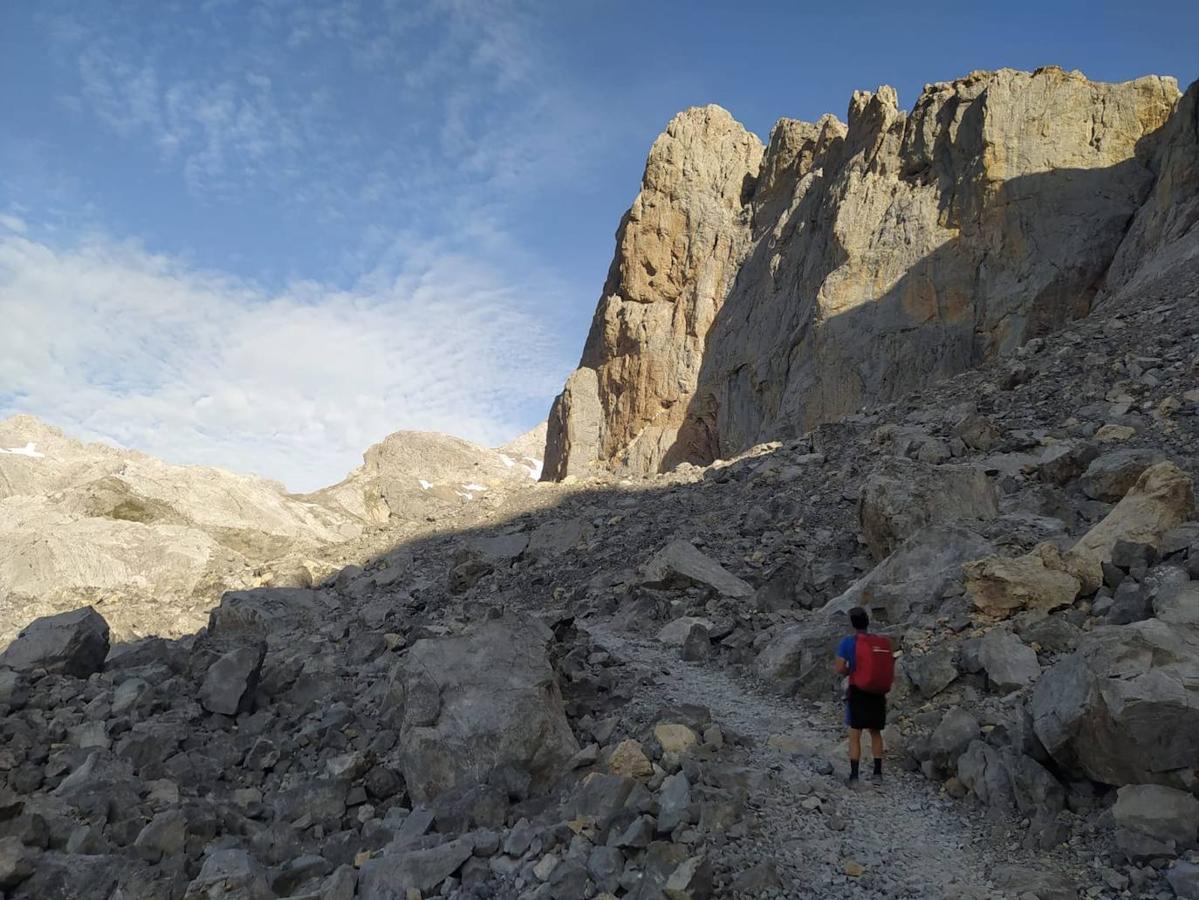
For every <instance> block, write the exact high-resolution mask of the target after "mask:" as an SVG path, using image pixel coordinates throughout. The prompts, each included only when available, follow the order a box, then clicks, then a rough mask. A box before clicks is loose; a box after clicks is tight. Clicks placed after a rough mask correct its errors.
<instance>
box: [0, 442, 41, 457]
mask: <svg viewBox="0 0 1199 900" xmlns="http://www.w3.org/2000/svg"><path fill="white" fill-rule="evenodd" d="M0 453H11V454H13V455H14V456H28V457H29V458H30V459H44V458H45V456H46V454H45V453H38V452H37V444H35V443H34V442H33V441H30V442H29V443H28V444H26V445H25V446H24V447H11V448H9V449H8V450H5V449H4V448H3V447H0Z"/></svg>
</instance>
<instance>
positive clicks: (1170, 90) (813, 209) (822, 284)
mask: <svg viewBox="0 0 1199 900" xmlns="http://www.w3.org/2000/svg"><path fill="white" fill-rule="evenodd" d="M1193 94H1194V92H1193V91H1192V92H1191V94H1189V95H1188V96H1187V98H1186V99H1185V100H1184V101H1183V102H1182V103H1179V99H1180V94H1179V91H1178V88H1177V85H1176V83H1175V82H1174V81H1173V80H1172V79H1169V78H1159V77H1155V76H1148V77H1145V78H1141V79H1137V80H1136V81H1130V82H1125V83H1122V84H1104V83H1098V82H1092V81H1088V80H1087V79H1086V78H1085V77H1083V76H1082V75H1081V74H1080V73H1078V72H1065V71H1063V70H1061V69H1058V68H1054V67H1049V68H1045V69H1038V70H1037V71H1036V72H1033V73H1028V72H1017V71H1013V70H1010V69H1003V70H999V71H996V72H975V73H972V74H970V75H969V76H967V77H965V78H961V79H958V80H956V81H953V82H942V83H938V84H932V85H928V86H926V87H925V89H924V91H923V92H922V93H921V95H920V96H919V98H917V100H916V103H915V105H914V107H913V108H912V110H911V112H904V111H902V110H901V109H900V108H899V103H898V98H897V96H896V94H895V91H894V90H893V89H892V88H889V87H882V88H879V89H878V91H876V92H873V93H871V92H866V91H859V92H857V93H855V94H854V96H853V98H852V100H851V102H850V106H849V117H848V124H847V125H842V124H841V123H840V122H837V121H836V120H835V119H833V118H832V117H825V118H824V119H821V120H820V121H819V122H817V123H803V122H795V121H792V120H786V119H784V120H781V121H780V122H779V123H778V124H777V125H776V126H775V128H774V131H773V132H772V134H771V139H770V142H769V146H768V147H767V148H766V150H765V153H763V152H762V148H761V146H760V145H759V144H758V143H757V140H756V138H753V137H752V135H748V134H746V133H745V132H744V130H743V129H741V128H740V126H737V125H736V123H735V122H733V121H732V119H731V117H729V116H728V114H727V113H725V112H724V111H723V110H719V109H717V108H714V107H705V108H703V109H693V110H689V111H687V112H685V113H682V114H680V115H679V116H678V117H676V119H675V120H674V121H673V122H672V123H671V125H670V126H669V127H668V129H667V131H666V132H665V133H664V134H663V135H662V136H661V137H660V138H659V139H658V141H657V142H656V143H655V145H654V148H653V150H651V153H650V158H649V162H648V163H647V167H646V178H645V181H644V182H643V185H642V192H641V194H640V195H639V196H638V198H637V200H636V201H635V202H634V205H633V207H632V209H631V210H630V212H629V214H628V215H627V216H626V218H625V221H624V223H623V224H622V227H621V231H620V234H619V235H618V241H617V243H618V247H617V253H616V258H615V260H614V262H613V266H612V272H611V274H610V276H609V281H608V284H607V285H606V286H605V289H604V292H603V296H602V298H601V300H600V304H599V307H598V309H597V312H596V317H595V320H594V323H593V325H592V329H591V333H590V335H589V336H588V340H587V345H586V349H585V351H584V353H583V357H582V360H581V362H580V370H579V371H580V372H586V371H588V370H590V371H591V372H594V373H596V377H595V378H592V377H591V376H590V375H588V376H585V377H583V376H579V375H578V374H577V373H576V376H572V378H571V381H570V383H569V384H568V386H567V391H566V392H565V393H564V394H563V396H562V398H560V399H559V401H558V403H557V404H556V406H555V411H554V413H553V414H552V415H551V422H550V437H549V443H548V447H549V450H550V452H549V454H548V455H549V460H548V465H547V468H546V477H548V478H561V477H563V476H565V475H566V474H567V473H568V472H573V473H582V472H585V471H586V470H587V469H589V468H590V467H592V465H593V463H595V462H598V463H600V464H602V465H607V466H615V467H618V468H627V469H632V470H634V471H638V472H652V471H659V470H661V469H663V468H668V467H670V466H673V465H675V464H677V463H678V462H680V461H692V462H697V463H701V464H702V463H707V462H710V461H712V460H713V459H717V458H720V457H722V456H729V455H732V454H735V453H737V452H740V451H742V450H744V449H745V448H747V447H749V446H751V445H753V444H755V443H759V442H761V441H764V440H770V439H773V438H777V437H780V436H786V435H790V434H797V433H800V432H802V431H804V430H806V429H808V428H810V427H812V426H813V425H815V424H817V423H820V422H827V421H830V420H832V419H834V418H836V417H837V416H840V415H844V414H846V413H849V412H851V411H853V410H855V409H858V408H860V407H862V406H863V405H868V404H872V403H877V402H880V401H889V400H893V399H895V398H897V397H899V396H902V395H903V394H905V393H907V392H909V391H911V390H913V389H915V388H918V387H920V386H922V385H925V384H929V383H930V382H932V381H934V380H936V379H940V378H944V377H947V376H950V375H953V374H955V373H957V372H961V371H963V370H965V369H968V368H970V367H972V366H975V365H978V364H979V363H980V362H982V361H985V360H988V359H992V358H994V357H996V356H998V355H1000V354H1007V353H1010V352H1012V351H1013V350H1014V349H1015V348H1016V347H1018V346H1019V345H1021V344H1022V343H1024V342H1025V341H1027V340H1029V339H1030V338H1034V337H1038V336H1042V335H1045V334H1048V333H1050V332H1052V331H1054V330H1056V329H1058V328H1061V327H1062V326H1063V325H1065V324H1066V323H1068V322H1070V321H1071V320H1073V319H1077V318H1079V317H1081V316H1084V315H1086V314H1087V312H1088V311H1089V309H1090V306H1091V302H1092V300H1093V298H1094V297H1095V294H1096V291H1097V288H1098V287H1099V286H1100V285H1101V284H1103V281H1104V276H1105V274H1106V273H1108V270H1109V268H1110V269H1113V270H1114V271H1113V275H1112V279H1113V281H1114V282H1118V283H1119V284H1121V285H1124V284H1130V285H1131V284H1133V283H1138V282H1137V274H1136V271H1137V268H1138V264H1139V263H1140V261H1141V260H1142V258H1143V257H1144V255H1145V251H1146V250H1147V249H1148V245H1149V244H1150V243H1152V242H1154V241H1157V242H1159V243H1162V244H1164V245H1166V244H1168V245H1169V248H1170V249H1169V250H1168V251H1167V250H1165V249H1163V252H1162V255H1161V257H1160V258H1155V259H1154V260H1153V261H1152V263H1146V264H1145V265H1146V274H1145V275H1144V276H1142V277H1143V278H1149V277H1150V271H1149V270H1150V269H1151V270H1152V277H1153V278H1155V279H1159V280H1160V279H1161V278H1162V277H1163V273H1165V272H1167V271H1173V270H1174V269H1176V268H1178V267H1179V266H1180V265H1181V264H1182V263H1183V262H1185V261H1187V260H1192V259H1193V257H1195V256H1196V255H1199V235H1197V234H1196V232H1195V227H1194V225H1195V215H1194V209H1192V207H1194V206H1195V197H1196V196H1199V192H1197V191H1196V190H1195V187H1194V182H1195V174H1194V173H1195V164H1194V156H1195V154H1194V146H1195V141H1196V138H1195V135H1194V131H1195V125H1194V118H1195V114H1194V106H1195V99H1194V96H1193ZM1176 110H1177V114H1175V112H1176ZM1134 217H1136V224H1135V226H1134V230H1133V232H1132V233H1131V234H1130V235H1129V237H1128V238H1126V237H1125V232H1126V230H1127V228H1128V226H1129V223H1130V222H1131V221H1132V220H1133V219H1134ZM1122 245H1124V246H1123V247H1122ZM1048 247H1052V248H1053V249H1052V252H1048V251H1046V252H1039V251H1037V250H1035V249H1034V250H1033V251H1031V252H1030V249H1029V248H1048ZM1135 248H1141V250H1140V252H1139V253H1138V252H1137V249H1135ZM1113 260H1117V262H1116V263H1115V264H1113ZM1184 292H1185V291H1184ZM709 329H710V331H709ZM593 385H594V388H595V393H594V394H592V393H591V389H592V386H593ZM575 410H578V411H579V414H578V418H577V420H576V419H575V418H574V415H575V413H574V411H575ZM597 414H598V416H597Z"/></svg>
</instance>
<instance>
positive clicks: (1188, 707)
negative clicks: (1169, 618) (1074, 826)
mask: <svg viewBox="0 0 1199 900" xmlns="http://www.w3.org/2000/svg"><path fill="white" fill-rule="evenodd" d="M1197 670H1199V629H1196V628H1195V627H1194V626H1175V625H1168V624H1166V623H1165V622H1162V621H1160V620H1158V619H1146V620H1145V621H1143V622H1136V623H1134V624H1132V625H1119V626H1116V625H1112V626H1104V627H1101V628H1096V629H1095V630H1094V631H1093V632H1091V634H1090V635H1088V636H1087V637H1086V638H1085V640H1084V642H1083V643H1082V645H1081V646H1080V647H1079V648H1078V650H1076V651H1075V652H1074V653H1072V654H1071V655H1070V656H1068V657H1066V658H1065V659H1062V660H1060V661H1059V662H1058V663H1057V664H1056V665H1054V666H1053V667H1052V668H1051V669H1049V670H1048V671H1047V672H1045V674H1043V675H1042V676H1041V678H1040V680H1039V681H1038V682H1037V685H1036V688H1035V689H1034V690H1033V694H1032V702H1031V705H1030V710H1031V713H1032V717H1033V728H1034V730H1035V731H1036V735H1037V737H1038V738H1039V739H1040V741H1041V743H1042V744H1043V745H1044V747H1045V749H1046V750H1047V751H1048V752H1049V754H1050V755H1051V756H1052V757H1053V758H1054V760H1055V761H1056V762H1057V764H1058V765H1059V766H1061V767H1062V768H1063V769H1065V770H1066V771H1068V772H1071V773H1073V774H1075V775H1078V776H1086V777H1088V778H1091V779H1093V780H1095V781H1100V782H1104V783H1106V784H1115V785H1123V784H1137V783H1144V784H1165V785H1168V786H1173V787H1186V786H1187V785H1188V784H1189V782H1190V779H1191V778H1192V777H1193V775H1192V774H1191V772H1192V769H1193V768H1194V765H1195V748H1196V747H1199V678H1196V671H1197Z"/></svg>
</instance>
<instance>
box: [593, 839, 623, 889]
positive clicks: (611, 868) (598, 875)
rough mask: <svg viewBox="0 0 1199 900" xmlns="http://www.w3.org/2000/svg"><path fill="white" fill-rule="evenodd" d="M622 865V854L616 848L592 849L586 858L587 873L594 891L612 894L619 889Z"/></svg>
mask: <svg viewBox="0 0 1199 900" xmlns="http://www.w3.org/2000/svg"><path fill="white" fill-rule="evenodd" d="M624 865H625V860H624V853H622V852H621V851H620V850H618V849H617V848H616V847H606V846H600V847H593V848H592V850H591V853H590V855H589V856H588V857H587V872H588V874H590V875H591V880H592V881H593V882H594V883H595V887H596V889H597V890H600V891H607V892H608V893H614V892H615V891H616V889H617V887H619V885H620V875H621V873H622V872H623V871H624Z"/></svg>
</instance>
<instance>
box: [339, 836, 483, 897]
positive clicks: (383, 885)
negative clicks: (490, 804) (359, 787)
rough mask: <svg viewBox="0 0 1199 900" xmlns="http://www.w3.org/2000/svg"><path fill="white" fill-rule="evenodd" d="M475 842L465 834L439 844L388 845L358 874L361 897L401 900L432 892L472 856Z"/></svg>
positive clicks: (424, 895) (359, 894)
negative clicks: (418, 845) (381, 853)
mask: <svg viewBox="0 0 1199 900" xmlns="http://www.w3.org/2000/svg"><path fill="white" fill-rule="evenodd" d="M473 852H474V845H473V844H472V843H471V842H470V841H468V840H465V839H463V838H459V839H458V840H455V841H447V842H446V843H444V844H439V845H438V846H436V847H428V848H424V849H421V848H416V849H408V848H400V847H395V848H392V847H388V848H387V850H386V851H385V852H384V854H383V856H380V857H376V858H375V859H371V860H368V861H367V862H366V863H364V864H363V866H362V871H361V872H360V873H359V875H358V896H359V897H360V898H361V900H401V898H406V897H410V896H412V893H413V892H414V893H415V894H416V896H418V897H429V896H432V894H433V892H434V891H435V890H436V889H437V887H438V886H439V885H440V884H441V883H442V882H443V881H445V880H446V879H447V878H449V877H450V876H451V875H453V874H454V872H456V871H457V870H458V869H459V868H461V866H462V864H463V863H464V862H466V861H467V860H468V859H470V857H471V854H472V853H473Z"/></svg>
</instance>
